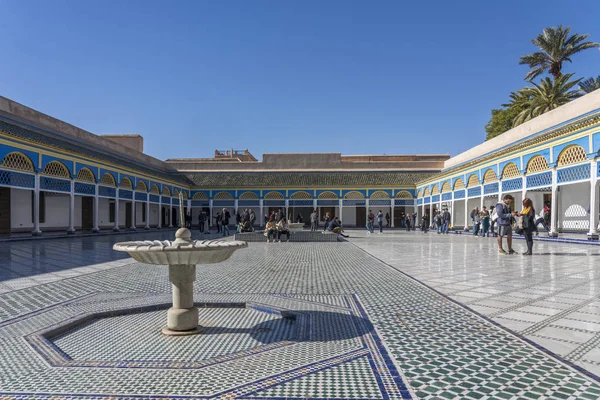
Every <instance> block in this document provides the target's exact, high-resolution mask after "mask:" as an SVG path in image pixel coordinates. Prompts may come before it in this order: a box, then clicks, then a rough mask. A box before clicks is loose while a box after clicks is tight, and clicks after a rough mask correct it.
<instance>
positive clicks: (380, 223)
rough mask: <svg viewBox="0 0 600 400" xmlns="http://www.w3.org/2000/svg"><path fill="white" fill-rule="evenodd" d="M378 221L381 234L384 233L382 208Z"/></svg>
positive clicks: (378, 214)
mask: <svg viewBox="0 0 600 400" xmlns="http://www.w3.org/2000/svg"><path fill="white" fill-rule="evenodd" d="M377 223H378V224H379V234H380V235H381V234H382V233H383V213H382V212H381V210H379V212H378V213H377Z"/></svg>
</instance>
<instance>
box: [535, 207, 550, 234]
mask: <svg viewBox="0 0 600 400" xmlns="http://www.w3.org/2000/svg"><path fill="white" fill-rule="evenodd" d="M540 224H541V225H542V226H543V227H544V229H545V230H546V233H547V234H548V235H550V229H549V228H548V224H546V218H545V213H544V211H543V210H542V212H540V215H538V216H537V218H536V220H535V235H536V236H537V235H539V234H540V233H539V231H538V228H537V227H538V225H540Z"/></svg>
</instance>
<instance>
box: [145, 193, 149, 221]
mask: <svg viewBox="0 0 600 400" xmlns="http://www.w3.org/2000/svg"><path fill="white" fill-rule="evenodd" d="M144 229H150V193H146V226H144Z"/></svg>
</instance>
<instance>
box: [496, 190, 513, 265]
mask: <svg viewBox="0 0 600 400" xmlns="http://www.w3.org/2000/svg"><path fill="white" fill-rule="evenodd" d="M513 200H514V198H513V197H512V196H511V195H510V194H507V195H505V196H504V198H503V199H502V202H500V203H498V204H496V213H497V215H498V220H497V223H498V252H499V253H500V254H502V255H506V254H515V253H516V251H514V250H513V248H512V226H511V222H512V219H513V216H515V215H517V213H516V212H511V211H510V203H512V202H513ZM504 236H506V244H507V245H508V252H506V250H504V249H503V248H502V238H503V237H504Z"/></svg>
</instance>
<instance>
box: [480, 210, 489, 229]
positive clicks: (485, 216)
mask: <svg viewBox="0 0 600 400" xmlns="http://www.w3.org/2000/svg"><path fill="white" fill-rule="evenodd" d="M479 218H480V219H481V237H486V236H488V237H489V233H488V229H489V228H490V213H489V212H488V210H487V208H485V206H483V209H482V210H481V212H480V213H479Z"/></svg>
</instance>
